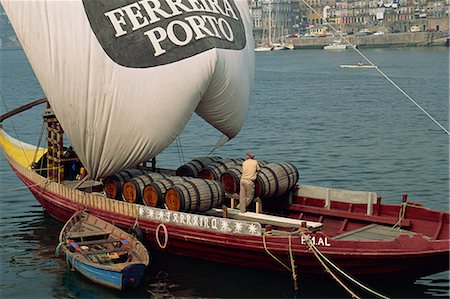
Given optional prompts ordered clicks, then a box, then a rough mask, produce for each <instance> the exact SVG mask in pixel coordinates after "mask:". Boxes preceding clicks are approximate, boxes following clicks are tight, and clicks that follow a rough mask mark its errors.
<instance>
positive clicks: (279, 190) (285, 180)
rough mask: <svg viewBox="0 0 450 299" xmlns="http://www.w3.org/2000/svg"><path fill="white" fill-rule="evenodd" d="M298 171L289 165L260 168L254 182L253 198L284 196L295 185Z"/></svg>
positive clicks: (270, 165)
mask: <svg viewBox="0 0 450 299" xmlns="http://www.w3.org/2000/svg"><path fill="white" fill-rule="evenodd" d="M298 178H299V174H298V169H297V167H295V166H294V165H293V164H291V163H287V162H283V163H269V164H266V165H264V166H263V167H261V170H260V171H259V172H258V176H257V177H256V181H255V197H260V198H269V197H279V196H281V195H284V194H286V193H287V192H288V191H289V190H290V189H291V188H292V187H294V186H295V185H296V184H297V181H298Z"/></svg>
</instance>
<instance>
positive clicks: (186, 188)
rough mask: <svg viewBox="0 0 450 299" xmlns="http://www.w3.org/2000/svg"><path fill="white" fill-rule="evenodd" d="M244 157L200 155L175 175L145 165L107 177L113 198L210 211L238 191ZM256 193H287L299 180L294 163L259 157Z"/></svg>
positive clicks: (186, 209) (174, 208)
mask: <svg viewBox="0 0 450 299" xmlns="http://www.w3.org/2000/svg"><path fill="white" fill-rule="evenodd" d="M242 162H243V159H222V158H220V157H203V158H197V159H194V160H192V161H190V162H189V163H187V164H185V165H183V166H181V167H179V168H178V169H177V171H176V175H175V176H170V175H165V174H162V173H156V172H150V171H148V170H143V169H127V170H123V171H121V172H119V173H117V174H114V175H111V176H109V177H107V178H106V179H105V180H104V191H105V193H106V195H107V196H108V197H110V198H115V199H122V200H124V201H127V202H130V203H138V204H144V205H146V206H150V207H159V208H163V207H164V206H166V207H167V208H168V209H170V210H175V211H200V212H203V211H207V210H209V209H211V208H214V207H218V206H220V205H221V204H222V202H223V201H224V200H225V193H226V192H227V193H231V194H233V193H238V192H239V182H240V178H241V173H242ZM258 163H259V165H260V166H261V170H260V171H259V173H258V176H257V178H256V181H255V197H260V198H269V197H279V196H282V195H284V194H286V193H287V192H288V191H289V190H290V189H291V188H292V187H293V186H295V185H296V183H297V181H298V177H299V175H298V170H297V168H296V167H295V166H294V165H292V164H290V163H267V162H265V161H258Z"/></svg>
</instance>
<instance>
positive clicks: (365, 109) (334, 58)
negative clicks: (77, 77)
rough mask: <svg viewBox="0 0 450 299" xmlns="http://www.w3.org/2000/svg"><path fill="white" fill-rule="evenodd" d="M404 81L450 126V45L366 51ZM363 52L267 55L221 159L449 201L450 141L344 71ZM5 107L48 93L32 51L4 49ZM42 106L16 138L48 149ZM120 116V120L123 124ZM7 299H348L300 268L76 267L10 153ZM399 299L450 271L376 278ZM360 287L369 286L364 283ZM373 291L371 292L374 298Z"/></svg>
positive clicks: (445, 291) (401, 101) (433, 202)
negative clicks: (114, 282) (122, 272)
mask: <svg viewBox="0 0 450 299" xmlns="http://www.w3.org/2000/svg"><path fill="white" fill-rule="evenodd" d="M364 54H365V55H367V56H368V57H369V58H370V59H371V60H372V61H373V62H374V63H375V64H377V65H379V66H380V67H381V68H382V69H383V70H384V72H385V73H386V74H387V75H388V76H390V77H391V78H392V79H393V80H394V81H395V82H396V83H397V84H398V85H399V86H400V87H402V88H403V89H404V90H405V91H406V92H407V93H408V94H409V95H410V96H411V97H412V98H414V99H415V100H416V101H417V102H418V103H420V105H422V107H423V108H424V109H426V110H427V111H428V112H429V113H430V114H431V115H432V116H434V117H435V118H436V119H437V120H438V121H439V122H441V123H442V125H443V126H444V127H446V128H448V127H449V86H448V84H449V73H448V71H449V63H448V62H449V61H448V58H449V53H448V48H401V49H367V50H364ZM359 60H361V58H360V57H358V55H357V53H355V52H353V51H351V50H347V51H344V52H326V51H320V50H295V51H278V52H269V53H257V55H256V77H255V86H254V92H253V97H252V102H251V105H250V109H249V113H248V119H247V121H246V123H245V126H244V127H243V129H242V131H241V132H240V133H239V135H238V136H237V137H236V138H235V139H233V140H232V141H230V142H229V143H228V144H226V145H224V146H223V147H222V148H220V149H219V150H217V151H216V152H215V153H214V154H215V155H221V156H224V157H243V156H244V155H245V153H246V152H247V151H249V150H251V151H253V152H255V153H256V158H257V159H261V160H267V161H274V162H277V161H278V162H281V161H288V162H292V163H294V164H295V165H296V166H297V167H298V168H299V170H300V181H301V182H302V183H305V184H313V185H320V186H324V187H325V186H326V187H337V188H346V189H352V190H366V191H376V192H378V194H379V195H381V196H383V202H388V203H399V202H400V200H401V194H402V193H408V195H409V197H408V198H409V200H410V201H413V202H422V203H423V204H424V205H425V206H427V207H430V208H433V209H440V210H448V208H449V136H448V135H447V134H445V133H444V132H443V131H442V130H441V129H440V128H439V127H438V126H437V125H436V124H435V123H434V122H433V121H431V120H430V119H429V118H428V117H426V116H425V115H424V114H423V113H422V112H420V111H419V109H417V108H416V107H415V106H414V105H413V104H412V103H411V102H410V101H409V100H407V99H406V98H405V97H404V96H403V95H401V94H400V93H399V92H398V91H397V90H395V89H394V88H393V87H392V86H391V85H389V84H388V83H387V82H386V80H385V79H384V78H382V76H381V75H380V74H378V73H377V72H376V71H375V70H373V69H359V70H355V69H343V68H340V67H339V65H340V64H354V63H355V62H357V61H359ZM0 92H1V102H2V103H1V104H0V107H1V108H0V113H2V114H3V113H5V112H6V111H7V110H10V109H13V108H16V107H18V106H20V105H22V104H24V103H27V102H30V101H32V100H35V99H37V98H41V97H43V96H44V95H43V92H42V90H41V89H40V86H39V83H38V82H37V80H36V78H35V77H34V74H33V71H32V69H31V67H30V65H29V63H28V61H27V59H26V57H25V55H24V53H23V52H22V50H0ZM41 113H42V107H36V108H33V109H32V110H30V111H27V112H25V113H23V114H21V115H19V116H15V117H14V118H13V122H11V121H10V120H7V121H5V122H4V127H5V128H6V129H7V131H8V132H9V133H10V134H11V135H13V136H14V137H16V138H19V139H21V140H25V141H27V142H29V143H32V144H36V143H37V138H38V135H39V131H40V129H41ZM118 121H120V120H118ZM219 137H220V134H219V133H218V132H216V131H215V130H214V129H213V128H212V127H210V126H209V125H208V124H206V123H205V122H203V121H202V120H201V119H199V118H198V117H194V118H193V119H192V120H191V122H190V123H189V124H188V126H187V127H186V129H185V130H184V131H183V133H182V134H181V136H180V138H179V139H177V141H176V142H174V144H173V145H172V146H170V147H169V148H168V149H167V150H166V151H164V152H163V153H162V154H161V155H160V156H159V157H158V163H159V166H163V167H178V166H180V165H181V164H182V163H184V162H186V161H188V160H190V159H192V158H195V157H198V156H205V155H208V154H209V152H210V151H211V149H212V147H213V146H214V144H215V143H216V141H217V140H218V139H219ZM0 188H1V189H0V191H1V193H0V196H1V200H0V211H1V226H0V238H1V242H0V297H1V298H124V297H126V298H149V297H152V298H176V297H195V298H211V297H214V298H224V297H229V298H236V297H247V298H262V297H266V298H297V297H298V298H341V297H348V294H347V293H346V292H344V291H343V290H342V289H341V288H340V287H339V286H337V284H336V283H335V282H333V281H332V280H331V279H322V280H320V281H317V280H316V281H311V280H308V278H304V277H302V274H301V269H299V274H300V277H299V286H300V289H299V291H297V292H294V290H293V286H292V280H291V278H290V276H289V275H288V273H278V272H263V271H260V270H253V269H242V268H236V267H232V266H229V265H222V264H216V263H209V262H204V261H198V260H193V259H188V258H184V257H176V256H172V255H167V254H161V253H152V255H153V262H152V265H151V266H150V269H149V271H148V273H147V275H146V278H145V281H144V283H143V284H142V286H141V287H140V288H139V289H137V290H133V291H131V292H127V293H118V292H115V291H110V290H107V289H104V288H101V287H98V286H96V285H94V284H91V283H90V282H88V281H86V280H85V279H83V278H82V277H80V276H79V275H78V274H77V273H73V272H70V271H67V268H66V264H65V262H64V259H63V258H62V257H59V258H56V257H55V256H54V251H55V247H56V245H57V239H58V233H59V230H60V229H61V227H62V223H59V222H57V221H55V220H53V219H52V218H51V217H49V216H48V215H47V214H45V213H44V212H43V210H42V208H41V207H40V205H39V204H38V203H37V201H36V200H35V199H34V197H33V196H32V195H31V193H30V192H29V191H28V190H27V189H24V188H23V184H22V183H21V181H19V179H18V178H17V177H16V176H15V175H14V173H13V172H12V171H11V169H10V167H9V165H7V163H6V161H5V159H4V157H3V155H1V157H0ZM369 286H371V287H373V288H375V289H376V290H378V291H381V292H383V293H384V294H386V295H388V296H390V297H393V298H423V297H447V298H448V297H449V273H448V272H443V273H438V274H435V275H431V276H428V277H423V278H421V279H419V280H417V281H415V282H404V281H402V280H401V277H399V278H398V280H397V281H383V279H382V278H381V279H380V281H377V282H373V283H372V284H371V283H369ZM355 290H356V291H358V289H357V288H356V289H355ZM366 296H367V295H366Z"/></svg>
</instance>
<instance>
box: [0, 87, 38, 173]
mask: <svg viewBox="0 0 450 299" xmlns="http://www.w3.org/2000/svg"><path fill="white" fill-rule="evenodd" d="M0 96H1V98H2V102H3V105H4V106H5V109H6V111H9V110H8V106H7V105H6V102H5V98H4V97H3V93H2V91H1V90H0ZM10 122H11V127H12V129H13V131H14V135H16V137H18V136H19V135H18V134H17V131H16V127H15V126H14V123H13V121H12V120H10ZM19 146H20V149H21V150H22V152H23V155H24V157H25V159H26V160H27V164H28V165H31V163H30V161H29V160H28V156H27V155H26V154H25V150H24V148H23V146H22V141H19Z"/></svg>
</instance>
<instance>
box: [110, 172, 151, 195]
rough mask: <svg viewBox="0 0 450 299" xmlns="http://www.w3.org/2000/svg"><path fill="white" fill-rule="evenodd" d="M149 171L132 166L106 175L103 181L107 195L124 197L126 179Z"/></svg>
mask: <svg viewBox="0 0 450 299" xmlns="http://www.w3.org/2000/svg"><path fill="white" fill-rule="evenodd" d="M147 172H148V171H146V170H142V169H137V168H132V169H126V170H122V171H121V172H118V173H116V174H113V175H110V176H108V177H106V178H105V180H104V181H103V185H104V186H105V187H104V191H105V193H106V196H108V197H110V198H115V199H120V198H121V197H122V190H123V184H124V183H125V181H126V180H128V179H131V178H133V177H135V176H138V175H142V174H145V173H147Z"/></svg>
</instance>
